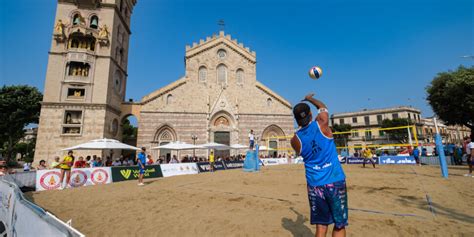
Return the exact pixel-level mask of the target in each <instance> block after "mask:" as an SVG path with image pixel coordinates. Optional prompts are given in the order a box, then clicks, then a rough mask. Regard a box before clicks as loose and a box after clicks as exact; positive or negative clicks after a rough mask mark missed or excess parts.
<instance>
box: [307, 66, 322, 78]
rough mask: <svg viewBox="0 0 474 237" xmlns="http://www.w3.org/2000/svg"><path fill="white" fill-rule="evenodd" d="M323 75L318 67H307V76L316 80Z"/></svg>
mask: <svg viewBox="0 0 474 237" xmlns="http://www.w3.org/2000/svg"><path fill="white" fill-rule="evenodd" d="M322 75H323V70H322V69H321V68H320V67H317V66H314V67H312V68H311V69H309V77H311V78H313V79H315V80H317V79H319V78H320V77H321V76H322Z"/></svg>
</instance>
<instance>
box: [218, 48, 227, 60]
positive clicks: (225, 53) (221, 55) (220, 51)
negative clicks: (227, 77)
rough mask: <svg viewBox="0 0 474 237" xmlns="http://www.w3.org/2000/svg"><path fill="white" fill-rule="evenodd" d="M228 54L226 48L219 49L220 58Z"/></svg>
mask: <svg viewBox="0 0 474 237" xmlns="http://www.w3.org/2000/svg"><path fill="white" fill-rule="evenodd" d="M226 56H227V52H226V51H225V50H223V49H219V50H218V51H217V57H218V58H219V59H224V58H225V57H226Z"/></svg>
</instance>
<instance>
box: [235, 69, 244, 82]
mask: <svg viewBox="0 0 474 237" xmlns="http://www.w3.org/2000/svg"><path fill="white" fill-rule="evenodd" d="M235 78H236V80H237V85H243V84H244V70H242V69H241V68H239V69H237V72H236V73H235Z"/></svg>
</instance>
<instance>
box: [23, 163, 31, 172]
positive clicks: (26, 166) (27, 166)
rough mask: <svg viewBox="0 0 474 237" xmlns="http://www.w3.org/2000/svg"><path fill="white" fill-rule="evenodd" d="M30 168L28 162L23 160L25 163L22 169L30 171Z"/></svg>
mask: <svg viewBox="0 0 474 237" xmlns="http://www.w3.org/2000/svg"><path fill="white" fill-rule="evenodd" d="M30 169H31V166H30V163H28V162H25V164H23V171H30Z"/></svg>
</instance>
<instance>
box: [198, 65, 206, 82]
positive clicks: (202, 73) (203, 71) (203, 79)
mask: <svg viewBox="0 0 474 237" xmlns="http://www.w3.org/2000/svg"><path fill="white" fill-rule="evenodd" d="M206 78H207V68H206V67H204V66H201V67H200V68H199V82H206Z"/></svg>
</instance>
